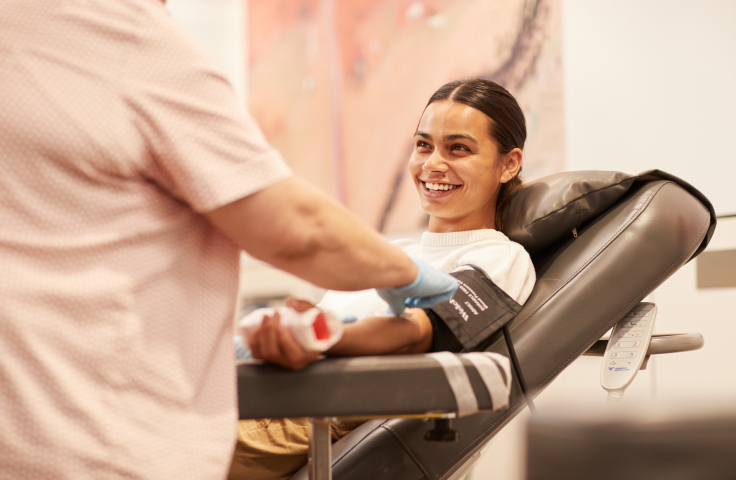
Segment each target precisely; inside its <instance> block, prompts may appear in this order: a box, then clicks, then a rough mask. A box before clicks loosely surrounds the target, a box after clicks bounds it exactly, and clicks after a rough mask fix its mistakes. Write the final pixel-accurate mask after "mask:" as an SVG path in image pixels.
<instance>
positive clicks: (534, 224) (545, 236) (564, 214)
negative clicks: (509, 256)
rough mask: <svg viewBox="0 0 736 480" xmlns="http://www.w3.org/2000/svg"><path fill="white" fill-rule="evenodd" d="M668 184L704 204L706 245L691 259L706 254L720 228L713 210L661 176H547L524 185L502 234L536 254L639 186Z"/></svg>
mask: <svg viewBox="0 0 736 480" xmlns="http://www.w3.org/2000/svg"><path fill="white" fill-rule="evenodd" d="M652 180H669V181H672V182H675V183H677V184H678V185H680V186H681V187H683V188H684V189H685V190H687V191H688V192H690V193H691V194H692V195H694V196H695V197H696V198H697V199H698V200H700V201H701V202H702V203H703V205H704V206H705V208H707V209H708V210H709V211H710V213H711V225H710V228H709V230H708V234H707V235H706V238H705V240H703V243H702V244H701V246H700V248H699V249H698V250H697V251H696V252H695V254H694V255H693V258H694V257H695V256H697V255H698V254H699V253H700V252H701V251H703V250H704V249H705V247H706V246H707V245H708V242H709V241H710V238H711V237H712V235H713V231H714V230H715V226H716V215H715V210H714V209H713V205H711V203H710V201H708V199H707V198H706V197H705V196H704V195H703V194H702V193H700V191H698V190H697V189H695V188H694V187H693V186H692V185H690V184H689V183H687V182H685V181H683V180H681V179H679V178H677V177H675V176H673V175H670V174H668V173H666V172H662V171H660V170H648V171H646V172H642V173H640V174H639V175H629V174H626V173H621V172H604V171H594V170H583V171H576V172H564V173H556V174H554V175H549V176H547V177H543V178H540V179H538V180H534V181H533V182H529V183H527V184H525V185H524V186H523V187H522V188H521V190H519V192H518V193H517V194H516V196H515V197H514V198H513V199H512V200H511V202H510V203H509V206H508V207H507V209H506V211H505V216H504V229H503V232H504V233H505V234H506V236H508V237H509V238H510V239H511V240H513V241H515V242H518V243H520V244H521V245H522V246H523V247H524V248H526V250H527V251H528V252H529V253H535V252H538V251H540V250H542V249H543V248H545V247H547V246H549V245H551V244H552V243H554V242H556V241H557V240H560V239H561V238H563V237H564V236H566V235H570V233H571V232H572V230H573V229H574V228H577V227H579V226H580V225H581V224H583V223H585V222H586V221H588V220H592V219H593V218H595V217H596V216H598V215H600V214H601V213H603V212H604V211H606V210H607V209H609V208H610V207H612V206H613V205H614V204H616V202H617V201H618V200H619V199H620V198H621V197H622V196H623V195H624V194H625V193H626V192H628V191H629V189H630V188H631V187H632V185H634V183H635V182H637V181H652Z"/></svg>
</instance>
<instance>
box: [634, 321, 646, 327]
mask: <svg viewBox="0 0 736 480" xmlns="http://www.w3.org/2000/svg"><path fill="white" fill-rule="evenodd" d="M636 326H637V327H646V326H647V321H646V320H639V322H638V323H637V324H636Z"/></svg>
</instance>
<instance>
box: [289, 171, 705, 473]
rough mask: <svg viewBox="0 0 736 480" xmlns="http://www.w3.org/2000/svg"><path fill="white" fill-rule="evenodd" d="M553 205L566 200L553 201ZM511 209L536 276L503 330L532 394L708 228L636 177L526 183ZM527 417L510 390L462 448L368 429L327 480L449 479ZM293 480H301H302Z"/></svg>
mask: <svg viewBox="0 0 736 480" xmlns="http://www.w3.org/2000/svg"><path fill="white" fill-rule="evenodd" d="M565 175H567V181H565ZM606 175H608V176H609V177H610V178H611V179H612V180H611V182H609V183H608V184H607V185H608V186H606V185H604V184H605V183H606V182H605V181H604V182H603V184H601V183H600V182H597V180H600V179H601V178H602V177H604V176H606ZM561 179H562V181H561ZM581 182H582V183H581ZM586 182H587V184H589V186H588V187H586V186H585V184H586ZM604 187H605V188H604ZM526 189H529V190H527V193H524V192H525V190H526ZM576 189H577V190H576ZM609 189H611V190H616V194H615V195H609V197H610V198H608V199H607V200H605V201H604V200H601V198H600V196H598V197H596V195H595V192H599V191H600V192H603V193H601V194H599V195H603V194H604V193H605V194H609V193H611V191H610V190H609ZM532 191H534V192H536V193H533V194H531V193H532ZM555 191H557V193H558V195H557V197H558V198H557V199H558V200H559V202H558V203H556V204H555V203H554V202H552V203H553V205H552V207H553V208H552V207H550V208H547V207H549V206H547V207H545V208H542V209H541V210H540V211H539V212H538V213H536V214H535V215H537V216H538V218H528V217H527V216H525V212H528V211H530V209H531V208H532V207H533V206H534V205H535V203H534V202H535V201H536V202H550V201H552V200H550V198H551V197H550V195H545V193H547V194H550V193H554V192H555ZM575 191H577V193H575ZM570 192H573V193H575V194H572V195H571V196H570V195H569V194H570ZM560 195H562V197H564V195H568V196H567V197H564V198H562V199H560V198H561V197H560ZM553 197H554V195H553ZM524 202H526V205H524ZM515 205H516V206H515ZM543 206H544V205H543ZM509 208H510V210H509V212H510V213H511V215H510V217H509V223H508V224H507V227H506V228H505V231H506V232H507V234H509V236H510V237H511V238H512V239H518V240H520V241H521V243H522V244H524V245H525V246H528V245H531V246H528V248H529V249H530V250H532V252H533V253H532V260H533V262H534V265H535V267H536V272H537V283H536V286H535V288H534V291H533V292H532V294H531V297H530V298H529V299H528V300H527V302H526V304H525V305H524V307H523V308H522V310H521V312H520V313H519V315H518V316H517V317H516V318H515V319H514V320H513V321H512V322H511V323H510V330H511V336H512V338H513V341H514V345H515V348H516V351H517V355H518V356H519V361H520V363H521V367H522V369H523V372H524V376H525V378H526V382H527V384H528V386H529V387H530V389H531V390H532V391H534V392H536V393H539V392H540V391H541V390H543V389H544V388H545V387H546V386H547V385H549V384H550V383H551V382H552V381H553V380H554V379H555V377H556V376H557V375H559V373H560V372H561V371H562V370H563V369H564V368H566V367H567V366H568V365H569V364H570V363H571V362H572V361H573V360H575V359H576V358H578V357H579V356H580V355H582V353H583V352H585V351H586V350H587V349H588V348H589V347H590V346H591V345H592V344H593V343H594V342H596V340H598V339H599V338H600V337H601V336H602V335H603V334H604V333H605V332H606V331H608V330H609V329H610V328H611V327H612V326H613V325H614V324H616V323H617V322H618V321H619V320H620V319H621V318H623V316H624V315H626V313H628V311H629V310H630V309H632V308H633V307H634V306H635V305H636V304H637V303H638V302H640V301H641V300H642V299H643V298H644V297H645V296H646V295H648V294H649V293H650V292H652V291H653V290H654V289H655V288H656V287H657V286H658V285H660V284H661V283H662V282H664V281H665V280H666V279H667V278H668V277H669V276H670V275H672V274H673V273H674V272H675V271H677V269H679V268H680V267H681V266H682V265H684V264H685V263H686V262H687V261H689V260H690V259H691V258H693V257H694V256H695V255H696V254H697V253H699V252H700V251H702V250H703V249H704V248H705V246H706V245H707V243H708V241H709V239H710V237H711V235H712V234H713V230H714V228H715V215H714V214H713V207H712V206H711V205H710V203H709V202H708V200H707V199H705V197H703V196H702V194H700V192H698V191H697V190H695V189H694V188H693V187H692V186H690V185H688V184H687V183H685V182H683V181H681V180H679V179H677V178H675V177H672V176H671V175H668V174H666V173H663V172H659V171H650V172H645V173H644V174H642V175H639V176H630V175H625V174H615V175H612V174H611V172H585V173H582V174H581V172H572V173H570V174H560V175H555V176H551V177H547V178H546V179H541V180H539V181H537V182H534V183H530V184H529V185H528V186H526V187H525V188H524V189H522V191H521V192H520V194H519V195H518V196H517V198H515V199H514V201H513V202H512V205H511V206H510V207H509ZM535 208H536V207H535ZM514 209H517V210H514ZM514 211H516V212H517V214H516V217H515V218H516V220H514ZM519 212H520V213H519ZM560 212H562V213H564V215H560ZM565 212H566V213H565ZM540 221H541V222H548V224H549V228H552V229H556V230H557V233H555V234H554V235H547V237H546V238H545V239H544V241H543V242H536V240H535V239H536V238H537V236H536V235H535V232H534V231H533V230H535V228H536V229H537V230H540V231H541V232H542V233H538V234H537V235H546V232H547V230H546V229H544V228H542V229H539V227H540ZM565 222H568V223H569V222H572V223H570V224H567V223H565ZM530 226H531V227H530ZM573 229H574V230H575V232H576V234H577V236H574V235H573V233H572V232H573ZM530 232H531V233H530ZM524 236H526V237H527V238H523V237H524ZM525 242H526V243H525ZM529 242H531V243H529ZM535 242H536V243H535ZM497 337H498V338H496V339H495V341H493V342H492V344H491V346H490V347H489V348H488V349H487V350H488V351H493V352H499V353H502V354H504V355H506V354H507V351H506V347H505V345H504V343H503V340H502V338H501V337H500V333H499V334H497ZM524 406H525V401H524V397H523V395H522V394H521V390H520V389H519V387H518V382H514V387H513V389H512V393H511V399H510V408H509V409H508V410H505V411H500V412H491V413H481V414H477V415H472V416H469V417H465V418H461V419H456V420H455V421H454V423H453V428H454V429H456V430H458V431H459V432H460V435H461V436H460V440H459V441H458V442H455V443H450V444H436V443H430V442H427V441H426V440H424V432H425V431H426V430H428V429H429V428H430V427H429V426H428V424H427V423H426V422H424V421H423V420H411V419H410V420H407V419H391V420H386V421H382V422H375V421H374V422H371V423H369V424H367V425H364V426H363V427H362V428H360V429H358V430H356V431H355V432H353V433H352V434H350V435H348V436H347V437H345V438H344V439H342V440H341V441H340V442H338V443H336V444H335V446H334V449H333V478H335V480H347V479H356V480H357V479H365V478H378V477H380V478H381V479H387V480H393V479H396V480H399V479H401V480H422V479H424V480H435V479H446V478H448V477H449V476H450V475H452V473H453V472H454V471H455V470H456V469H458V468H459V467H460V466H461V465H462V464H463V463H464V462H465V461H466V460H468V459H469V458H470V457H471V456H473V455H474V454H475V453H476V452H477V451H478V450H479V449H480V448H481V447H482V446H483V445H484V444H485V443H486V442H488V441H489V440H490V438H491V437H493V435H495V434H496V433H497V432H498V431H499V430H500V429H501V428H502V427H503V426H504V425H505V424H506V423H508V422H509V421H510V420H511V419H512V418H513V417H514V416H515V415H516V414H517V413H518V412H519V411H521V409H522V408H523V407H524ZM293 478H294V480H296V479H302V478H304V479H305V478H306V472H299V473H297V475H295V476H294V477H293Z"/></svg>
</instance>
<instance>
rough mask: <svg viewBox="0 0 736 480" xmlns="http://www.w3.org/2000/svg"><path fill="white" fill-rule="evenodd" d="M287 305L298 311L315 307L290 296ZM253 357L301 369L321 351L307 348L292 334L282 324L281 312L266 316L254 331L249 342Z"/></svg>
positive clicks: (317, 356)
mask: <svg viewBox="0 0 736 480" xmlns="http://www.w3.org/2000/svg"><path fill="white" fill-rule="evenodd" d="M286 305H287V306H288V307H290V308H293V309H294V310H296V311H297V312H304V311H306V310H309V309H310V308H312V307H314V305H313V304H312V303H310V302H307V301H305V300H297V299H295V298H291V297H289V298H288V299H287V300H286ZM249 346H250V349H251V350H252V352H253V358H257V359H259V360H263V361H266V362H269V363H273V364H276V365H279V366H281V367H284V368H288V369H290V370H301V369H303V368H304V367H306V366H308V365H310V364H312V363H314V362H315V361H316V360H317V358H319V356H320V353H319V352H312V351H309V350H305V349H304V347H302V346H301V345H300V344H299V343H298V342H297V341H296V340H295V339H294V337H293V336H292V335H291V332H290V331H289V329H288V328H286V327H284V326H282V325H281V322H280V319H279V314H278V313H276V314H274V315H272V316H266V317H265V318H264V319H263V322H262V323H261V326H260V327H259V328H258V329H257V330H255V331H254V332H253V335H252V336H251V339H250V342H249Z"/></svg>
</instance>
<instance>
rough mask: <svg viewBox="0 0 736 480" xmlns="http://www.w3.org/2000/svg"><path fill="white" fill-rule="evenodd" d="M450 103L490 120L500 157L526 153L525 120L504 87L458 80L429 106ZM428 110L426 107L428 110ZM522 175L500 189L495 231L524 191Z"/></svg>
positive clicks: (475, 80)
mask: <svg viewBox="0 0 736 480" xmlns="http://www.w3.org/2000/svg"><path fill="white" fill-rule="evenodd" d="M438 100H450V101H453V102H458V103H462V104H465V105H467V106H469V107H473V108H475V109H476V110H479V111H481V112H483V113H484V114H485V115H486V116H487V117H488V118H489V119H490V122H489V124H490V135H491V138H492V139H493V140H494V141H495V142H496V144H497V145H498V149H499V152H500V153H501V154H506V153H509V152H510V151H511V150H513V149H514V148H519V149H521V150H523V149H524V142H525V141H526V120H525V119H524V113H523V112H522V111H521V107H519V104H518V103H517V102H516V99H515V98H514V97H513V96H512V95H511V94H510V93H509V92H508V90H506V89H505V88H503V87H502V86H501V85H499V84H497V83H495V82H492V81H490V80H484V79H480V78H471V79H467V80H456V81H454V82H450V83H448V84H446V85H443V86H442V87H440V88H439V90H437V91H436V92H434V94H433V95H432V97H431V98H430V99H429V102H427V106H429V105H430V104H431V103H433V102H436V101H438ZM425 108H426V107H425ZM520 175H521V168H520V169H519V173H518V174H517V175H516V176H515V177H514V178H512V179H511V180H509V181H508V182H506V183H504V184H502V185H501V190H500V191H499V192H498V198H497V199H496V225H495V226H496V230H501V229H502V228H503V212H504V210H505V208H506V206H507V205H508V203H509V202H510V201H511V199H512V198H513V196H514V195H515V194H516V192H517V191H518V190H519V188H521V184H522V180H521V176H520Z"/></svg>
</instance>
